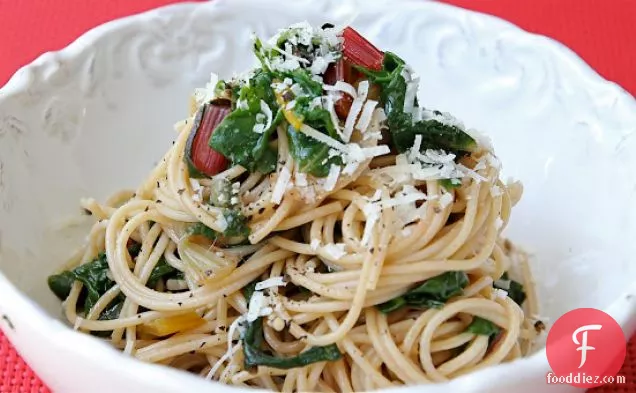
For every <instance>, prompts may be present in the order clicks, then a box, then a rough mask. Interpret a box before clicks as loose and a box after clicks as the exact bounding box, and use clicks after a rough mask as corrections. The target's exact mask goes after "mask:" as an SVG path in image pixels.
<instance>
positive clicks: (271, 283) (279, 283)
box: [255, 276, 287, 291]
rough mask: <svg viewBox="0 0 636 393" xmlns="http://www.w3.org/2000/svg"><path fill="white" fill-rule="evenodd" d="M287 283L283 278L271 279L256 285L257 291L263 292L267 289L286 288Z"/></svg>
mask: <svg viewBox="0 0 636 393" xmlns="http://www.w3.org/2000/svg"><path fill="white" fill-rule="evenodd" d="M285 285H287V283H286V282H285V281H284V280H283V276H277V277H270V278H268V279H267V280H263V281H260V282H258V283H256V288H255V289H256V290H257V291H262V290H263V289H266V288H273V287H284V286H285Z"/></svg>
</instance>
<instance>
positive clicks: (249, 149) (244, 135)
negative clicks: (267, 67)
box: [209, 70, 283, 173]
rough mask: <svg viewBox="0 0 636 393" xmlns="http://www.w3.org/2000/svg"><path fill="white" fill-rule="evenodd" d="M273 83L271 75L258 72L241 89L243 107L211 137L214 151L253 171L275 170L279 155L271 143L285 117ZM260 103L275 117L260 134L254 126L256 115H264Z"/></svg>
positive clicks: (220, 125)
mask: <svg viewBox="0 0 636 393" xmlns="http://www.w3.org/2000/svg"><path fill="white" fill-rule="evenodd" d="M272 81H273V79H272V76H271V75H270V74H268V73H266V72H264V71H263V70H259V71H257V72H256V73H255V74H254V76H253V77H252V79H250V82H249V83H248V84H245V85H244V86H243V87H242V88H241V90H240V94H239V99H240V101H241V102H244V103H245V104H244V106H242V107H240V108H236V109H235V110H234V111H232V113H230V114H229V115H228V116H227V117H226V118H225V119H223V121H222V122H221V124H219V125H218V126H217V128H216V129H215V130H214V133H213V134H212V136H211V137H210V143H209V144H210V147H211V148H213V149H214V150H216V151H218V152H219V153H221V154H223V155H224V156H225V157H227V158H228V159H229V160H231V161H232V163H234V164H235V165H241V166H243V167H244V168H246V169H247V170H249V171H250V172H255V171H259V172H261V173H270V172H272V171H273V170H274V169H275V168H276V158H277V153H276V151H274V150H273V148H272V147H271V146H270V144H269V143H270V142H271V137H272V134H273V132H274V130H276V127H277V126H278V124H279V123H280V122H281V121H282V120H283V115H282V112H281V111H280V110H279V109H278V105H277V104H276V97H275V96H274V92H273V90H272V88H271V84H272ZM261 101H263V102H265V104H266V105H267V106H268V107H269V108H270V110H271V111H272V113H273V114H275V115H274V119H272V124H271V126H270V127H269V128H267V129H266V130H264V132H263V133H261V134H259V133H257V132H254V126H255V125H256V124H257V119H256V118H257V115H258V114H260V113H261Z"/></svg>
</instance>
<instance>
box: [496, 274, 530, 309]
mask: <svg viewBox="0 0 636 393" xmlns="http://www.w3.org/2000/svg"><path fill="white" fill-rule="evenodd" d="M501 280H504V281H510V285H509V287H508V288H502V287H499V286H497V284H496V282H495V284H494V285H493V286H494V287H495V288H498V289H503V290H504V291H506V292H508V297H509V298H511V299H512V300H513V301H514V302H515V303H517V304H518V305H520V306H521V305H523V302H525V301H526V292H525V290H524V289H523V284H521V283H520V282H518V281H515V280H511V279H510V278H509V275H508V272H505V273H504V274H503V275H502V276H501Z"/></svg>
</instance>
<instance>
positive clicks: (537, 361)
mask: <svg viewBox="0 0 636 393" xmlns="http://www.w3.org/2000/svg"><path fill="white" fill-rule="evenodd" d="M235 1H241V0H235ZM372 1H373V2H381V0H372ZM417 1H418V0H400V2H402V3H413V2H417ZM211 3H214V2H208V3H198V2H184V3H178V4H172V5H167V6H163V7H159V8H155V9H152V10H149V11H145V12H141V13H138V14H134V15H131V16H127V17H123V18H119V19H116V20H113V21H110V22H107V23H104V24H102V25H99V26H97V27H95V28H92V29H90V30H89V31H87V32H86V33H84V34H83V35H81V36H80V37H79V38H77V39H76V40H75V41H73V42H72V43H71V44H69V45H68V46H66V47H65V48H63V49H61V50H58V51H51V52H46V53H44V54H42V55H40V56H39V57H38V58H36V59H35V60H34V61H33V62H31V63H30V64H27V65H25V66H23V67H22V68H20V69H19V70H18V71H17V72H16V73H15V74H14V75H13V76H12V77H11V78H10V79H9V81H8V82H7V84H6V85H5V86H4V87H2V88H0V104H1V103H2V101H3V100H4V97H3V96H5V97H9V96H11V95H13V94H16V93H20V92H21V91H24V90H25V89H26V88H27V87H28V85H29V82H30V78H31V73H32V72H33V70H34V69H36V68H37V67H41V66H45V65H47V64H50V63H53V62H56V61H57V60H58V59H66V60H69V59H70V60H72V59H73V58H74V57H75V56H77V55H78V54H80V53H81V52H82V51H84V50H85V49H87V48H89V47H90V46H91V45H92V44H93V43H95V41H97V40H98V39H100V38H102V37H105V36H107V35H108V34H109V33H111V32H113V31H117V30H118V29H121V28H123V27H125V26H128V25H131V24H137V23H143V22H144V21H146V20H151V19H152V18H153V17H155V16H157V15H158V14H162V13H167V12H168V13H169V12H171V11H172V10H177V9H189V8H197V7H210V6H214V5H213V4H212V5H211ZM436 6H437V7H441V8H447V9H452V10H453V12H455V13H457V14H458V15H459V14H464V15H468V14H471V15H479V16H480V18H482V19H483V20H484V21H487V22H488V23H489V24H491V25H493V26H495V25H496V26H497V27H498V28H499V29H501V30H506V32H507V33H512V34H514V35H515V36H516V38H518V39H520V40H530V39H531V40H538V41H541V42H540V43H539V44H540V45H543V46H544V47H545V48H549V49H550V52H551V54H552V55H554V56H556V57H560V58H561V60H562V61H567V62H569V63H570V66H571V67H572V69H574V70H577V71H578V72H580V73H581V74H582V76H583V77H584V78H585V80H586V84H587V85H596V86H595V87H596V88H602V89H605V90H607V91H609V90H613V93H614V94H617V95H623V96H627V98H628V99H629V100H631V104H632V109H634V110H636V101H634V99H633V97H631V95H629V93H627V92H626V91H625V90H624V89H622V88H621V87H620V86H619V85H617V84H616V83H614V82H610V81H607V80H605V79H604V78H603V77H601V76H600V75H599V74H598V73H597V72H596V71H595V70H593V69H592V68H591V67H590V66H589V65H588V64H587V63H585V62H584V61H583V60H582V59H581V58H580V57H579V56H578V55H576V54H575V53H574V52H573V51H572V50H571V49H569V48H567V47H566V46H565V45H563V44H561V43H560V42H558V41H556V40H553V39H551V38H549V37H545V36H542V35H538V34H533V33H529V32H527V31H525V30H523V29H521V28H520V27H518V26H516V25H514V24H512V23H510V22H508V21H505V20H503V19H500V18H498V17H495V16H492V15H487V14H483V13H479V12H475V11H470V10H466V9H463V8H459V7H455V6H452V5H448V4H444V3H436ZM634 295H636V280H634V281H633V282H632V284H631V286H630V288H628V289H627V290H626V291H624V294H623V295H621V296H620V297H619V298H617V299H616V300H615V301H614V302H613V303H612V304H611V305H610V306H609V307H607V308H606V309H605V310H604V311H605V312H607V313H609V314H610V315H612V316H613V317H614V318H615V319H616V320H617V321H618V322H619V324H621V326H622V327H623V330H624V331H625V332H633V331H634V330H635V329H636V319H635V314H636V296H634ZM0 303H2V304H3V307H4V308H5V309H6V310H10V311H11V312H13V313H16V314H21V318H20V319H23V320H27V321H30V323H31V324H32V328H33V327H35V329H37V330H39V332H40V333H41V334H42V335H48V336H49V337H50V340H52V341H53V340H55V341H58V340H59V342H66V343H67V344H70V345H72V347H73V351H74V352H76V353H77V355H78V356H80V357H83V358H93V361H94V362H99V363H100V365H102V366H103V368H104V369H105V370H106V369H110V371H112V372H114V373H120V374H127V375H129V376H131V377H132V378H133V379H145V381H144V384H145V385H147V386H148V387H151V386H153V387H161V388H162V390H165V389H166V388H168V389H175V390H177V389H178V390H183V389H196V390H197V391H210V392H212V391H215V389H220V388H221V389H228V390H229V389H231V390H232V391H245V392H248V391H252V389H249V390H248V389H243V388H239V387H235V386H229V385H221V384H218V383H210V382H209V381H206V380H204V379H202V378H200V377H197V376H193V375H189V374H187V373H184V372H181V371H178V370H175V369H171V368H169V367H164V366H159V365H154V364H147V363H144V362H141V361H138V360H135V359H132V358H130V357H127V356H125V355H123V354H122V353H121V352H120V351H117V350H115V349H114V348H112V347H110V346H109V345H108V344H105V343H102V342H99V341H98V340H95V339H93V338H91V337H90V336H88V335H86V334H83V333H79V332H76V331H74V330H73V329H72V328H71V327H69V326H68V325H66V324H63V323H61V322H60V321H59V320H57V319H55V318H53V317H51V316H50V315H48V314H47V313H46V312H45V311H44V310H43V309H42V308H41V307H40V306H38V305H37V304H36V303H35V302H34V301H32V300H31V299H30V298H29V297H27V296H25V295H24V294H22V292H21V291H20V290H18V289H17V288H16V287H15V286H14V285H13V284H12V283H11V282H10V281H9V280H8V279H7V278H6V277H5V276H4V274H3V273H2V272H1V271H0ZM5 334H6V335H7V336H8V337H11V332H9V331H5ZM17 349H18V352H19V350H20V348H17ZM96 359H98V360H96ZM513 367H514V368H513ZM519 367H521V368H522V369H524V370H527V371H530V370H533V371H534V372H542V371H543V370H545V371H543V372H547V371H549V370H550V369H549V365H548V362H547V358H546V352H545V348H543V349H541V350H539V351H537V352H536V353H534V354H533V355H531V356H530V357H528V358H523V359H519V360H516V361H514V362H512V363H506V364H500V365H496V366H492V367H488V368H486V369H483V370H479V371H476V372H473V373H470V374H468V375H464V376H461V377H459V378H456V379H454V380H451V381H449V382H446V383H439V384H434V385H420V386H415V385H410V386H404V387H399V388H392V389H385V390H382V391H385V392H389V391H391V392H393V391H395V392H403V391H407V390H412V391H416V390H415V389H417V391H421V389H426V392H431V393H435V392H440V393H441V392H445V391H447V390H448V389H453V390H458V391H462V392H472V391H484V390H482V389H486V390H487V389H488V387H487V383H488V382H487V381H492V380H493V379H495V378H497V376H498V375H501V374H504V373H507V372H513V371H515V372H517V373H518V372H519ZM476 380H480V383H478V384H475V382H476Z"/></svg>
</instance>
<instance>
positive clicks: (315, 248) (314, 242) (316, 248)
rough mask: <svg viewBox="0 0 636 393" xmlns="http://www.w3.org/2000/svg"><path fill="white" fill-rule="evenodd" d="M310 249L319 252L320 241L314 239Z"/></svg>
mask: <svg viewBox="0 0 636 393" xmlns="http://www.w3.org/2000/svg"><path fill="white" fill-rule="evenodd" d="M309 247H311V249H312V250H314V251H317V250H318V247H320V240H318V239H312V241H311V243H310V245H309Z"/></svg>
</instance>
